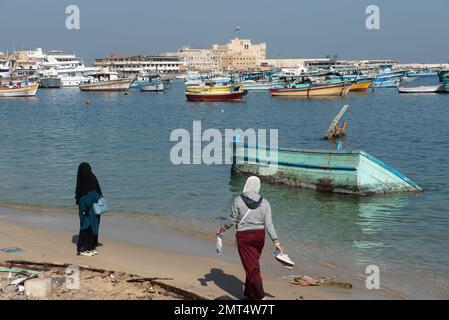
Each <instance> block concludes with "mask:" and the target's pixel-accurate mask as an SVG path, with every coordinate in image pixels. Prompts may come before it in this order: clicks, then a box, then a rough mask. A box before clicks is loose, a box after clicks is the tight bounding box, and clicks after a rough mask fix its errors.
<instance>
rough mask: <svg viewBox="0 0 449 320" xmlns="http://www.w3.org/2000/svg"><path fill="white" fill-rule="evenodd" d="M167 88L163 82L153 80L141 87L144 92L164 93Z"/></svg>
mask: <svg viewBox="0 0 449 320" xmlns="http://www.w3.org/2000/svg"><path fill="white" fill-rule="evenodd" d="M164 90H165V86H164V83H163V82H162V81H161V80H152V81H150V82H149V83H147V84H144V85H142V86H141V87H140V91H142V92H164Z"/></svg>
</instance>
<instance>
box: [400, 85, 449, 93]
mask: <svg viewBox="0 0 449 320" xmlns="http://www.w3.org/2000/svg"><path fill="white" fill-rule="evenodd" d="M445 92H446V89H445V88H444V85H436V86H420V87H410V88H407V87H400V88H399V93H445Z"/></svg>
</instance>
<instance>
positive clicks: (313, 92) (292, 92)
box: [271, 81, 352, 98]
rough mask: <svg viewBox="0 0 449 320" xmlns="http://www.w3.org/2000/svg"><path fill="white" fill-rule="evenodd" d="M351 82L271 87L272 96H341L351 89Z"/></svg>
mask: <svg viewBox="0 0 449 320" xmlns="http://www.w3.org/2000/svg"><path fill="white" fill-rule="evenodd" d="M351 85H352V82H347V81H342V82H337V83H322V84H304V85H297V86H296V87H291V88H274V89H271V95H272V96H273V97H305V98H314V97H342V96H346V95H347V94H348V92H349V90H350V89H351Z"/></svg>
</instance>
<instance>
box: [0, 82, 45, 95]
mask: <svg viewBox="0 0 449 320" xmlns="http://www.w3.org/2000/svg"><path fill="white" fill-rule="evenodd" d="M38 88H39V84H38V83H33V84H29V85H25V86H22V85H14V86H5V87H0V98H5V97H7V98H10V97H34V96H35V95H36V92H37V89H38Z"/></svg>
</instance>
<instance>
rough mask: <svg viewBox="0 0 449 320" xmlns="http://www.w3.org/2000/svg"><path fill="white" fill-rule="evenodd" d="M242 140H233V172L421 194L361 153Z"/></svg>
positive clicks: (361, 190) (318, 185) (326, 187)
mask: <svg viewBox="0 0 449 320" xmlns="http://www.w3.org/2000/svg"><path fill="white" fill-rule="evenodd" d="M241 141H242V140H239V138H234V141H233V166H232V170H234V171H235V172H239V173H242V174H245V175H257V176H259V177H260V178H261V179H264V180H266V181H268V182H272V183H280V184H286V185H290V186H293V187H301V188H308V189H314V190H317V191H322V192H330V193H341V194H355V195H368V194H384V193H395V192H421V191H422V189H421V187H419V186H418V185H417V184H416V183H415V182H414V181H412V180H410V179H409V178H407V177H406V176H404V175H403V174H402V173H400V172H398V171H397V170H395V169H393V168H390V167H389V166H387V165H386V164H384V163H383V162H381V161H380V160H378V159H376V158H375V157H373V156H371V155H369V154H368V153H366V152H363V151H328V150H298V149H278V150H269V149H267V148H266V147H264V146H257V145H248V144H246V143H242V142H241ZM268 154H269V156H268ZM273 165H277V166H273Z"/></svg>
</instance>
